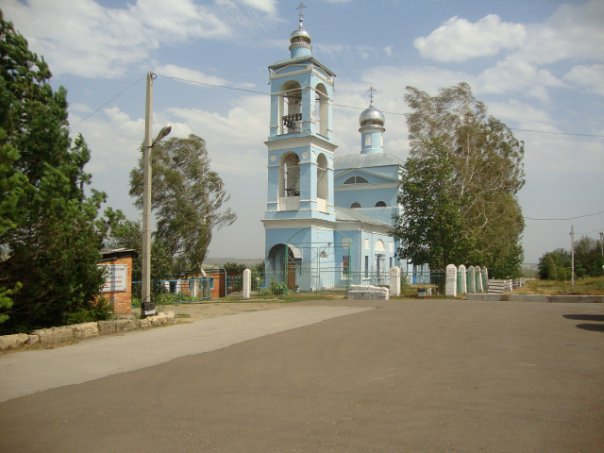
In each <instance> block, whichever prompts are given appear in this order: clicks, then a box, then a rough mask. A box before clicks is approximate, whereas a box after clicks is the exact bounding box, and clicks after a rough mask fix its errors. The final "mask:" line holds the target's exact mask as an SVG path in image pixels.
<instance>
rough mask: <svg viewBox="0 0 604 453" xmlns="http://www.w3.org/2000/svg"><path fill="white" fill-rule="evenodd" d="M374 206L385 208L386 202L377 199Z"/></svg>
mask: <svg viewBox="0 0 604 453" xmlns="http://www.w3.org/2000/svg"><path fill="white" fill-rule="evenodd" d="M375 207H376V208H385V207H386V203H384V202H383V201H378V202H377V203H376V204H375Z"/></svg>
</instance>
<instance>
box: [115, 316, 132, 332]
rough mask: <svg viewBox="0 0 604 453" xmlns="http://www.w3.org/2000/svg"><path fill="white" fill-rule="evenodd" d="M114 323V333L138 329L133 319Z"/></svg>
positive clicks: (119, 320)
mask: <svg viewBox="0 0 604 453" xmlns="http://www.w3.org/2000/svg"><path fill="white" fill-rule="evenodd" d="M114 322H115V331H116V332H130V331H132V330H136V329H137V328H138V325H137V322H136V321H135V320H134V319H116V320H115V321H114Z"/></svg>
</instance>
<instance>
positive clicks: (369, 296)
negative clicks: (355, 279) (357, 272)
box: [348, 285, 390, 300]
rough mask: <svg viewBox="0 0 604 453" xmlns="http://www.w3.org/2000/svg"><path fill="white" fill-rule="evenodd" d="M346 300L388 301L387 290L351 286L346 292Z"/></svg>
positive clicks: (378, 287) (365, 286)
mask: <svg viewBox="0 0 604 453" xmlns="http://www.w3.org/2000/svg"><path fill="white" fill-rule="evenodd" d="M348 299H353V300H389V299H390V291H389V290H388V288H383V287H381V286H371V285H351V286H350V290H349V291H348Z"/></svg>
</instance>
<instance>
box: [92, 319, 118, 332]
mask: <svg viewBox="0 0 604 453" xmlns="http://www.w3.org/2000/svg"><path fill="white" fill-rule="evenodd" d="M97 325H98V329H99V335H109V334H112V333H115V332H116V331H117V330H116V328H117V326H116V325H115V321H99V322H98V323H97Z"/></svg>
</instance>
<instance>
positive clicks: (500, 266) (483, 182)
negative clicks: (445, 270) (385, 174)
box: [396, 83, 524, 277]
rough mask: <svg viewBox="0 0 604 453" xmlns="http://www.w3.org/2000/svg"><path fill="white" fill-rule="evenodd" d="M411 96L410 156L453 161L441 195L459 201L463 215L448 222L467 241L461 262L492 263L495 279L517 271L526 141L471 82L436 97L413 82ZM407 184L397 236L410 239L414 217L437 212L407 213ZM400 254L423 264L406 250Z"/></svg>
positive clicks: (430, 247) (423, 219)
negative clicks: (409, 228) (489, 106)
mask: <svg viewBox="0 0 604 453" xmlns="http://www.w3.org/2000/svg"><path fill="white" fill-rule="evenodd" d="M405 100H406V102H407V103H408V104H409V106H410V107H411V110H412V111H411V113H410V114H409V115H408V117H407V123H408V127H409V140H410V148H411V150H410V159H414V160H417V161H424V160H427V161H428V162H431V163H435V162H436V161H435V159H441V160H442V159H444V162H445V163H446V165H447V166H448V167H449V169H448V172H449V174H450V177H448V178H447V187H448V188H447V190H446V191H442V192H441V193H443V194H446V196H447V199H448V200H449V201H454V202H455V205H456V206H457V207H458V213H459V218H451V219H443V221H445V222H449V223H451V224H452V225H455V226H456V228H457V229H458V230H459V234H462V235H463V236H464V238H463V240H464V242H465V247H466V249H465V251H464V252H463V253H462V254H461V255H459V254H456V255H455V256H456V257H457V259H458V260H459V261H461V262H465V263H472V262H473V263H480V264H481V265H485V266H487V267H489V269H490V271H491V274H492V275H494V276H496V277H497V276H500V277H506V276H512V275H515V274H518V273H519V272H520V264H521V262H522V247H521V245H520V238H521V234H522V231H523V229H524V221H523V218H522V214H521V210H520V206H519V204H518V200H517V198H516V193H517V192H518V191H519V190H520V189H521V188H522V186H523V185H524V167H523V156H524V145H523V144H522V142H520V141H518V140H517V139H516V138H515V137H514V135H513V134H512V132H511V131H510V129H509V128H508V127H507V126H506V125H505V124H504V123H502V122H501V121H499V120H497V119H496V118H494V117H492V116H489V115H488V114H487V109H486V107H485V105H484V104H483V103H482V102H480V101H478V100H477V99H475V98H474V96H473V95H472V92H471V89H470V87H469V85H468V84H466V83H460V84H458V85H456V86H453V87H450V88H445V89H443V90H441V91H440V93H439V94H438V96H435V97H431V96H429V95H428V94H427V93H425V92H423V91H421V90H418V89H416V88H413V87H407V94H406V95H405ZM436 145H438V146H436ZM443 165H444V164H443ZM428 170H429V169H428ZM440 171H442V169H441V170H440ZM402 189H403V190H402V192H401V197H400V202H401V204H402V205H403V209H404V212H403V215H402V218H401V219H400V221H399V222H398V226H397V231H396V234H397V235H398V236H400V237H401V238H404V237H405V236H406V235H407V233H405V232H404V229H405V228H407V227H406V226H405V225H408V224H409V223H411V221H412V219H411V218H409V217H410V216H411V215H413V216H414V218H413V222H416V223H418V224H423V225H426V224H428V223H429V222H430V215H431V214H430V213H428V212H427V211H425V210H424V211H423V212H422V211H421V210H420V211H417V210H416V211H415V212H414V213H413V214H412V212H411V211H408V207H409V206H406V205H407V204H408V203H410V202H409V201H408V198H409V195H410V194H407V193H406V192H405V188H404V187H402ZM419 202H420V203H421V200H420V201H419ZM456 212H457V211H456ZM405 219H406V220H405ZM418 247H419V245H418ZM423 247H424V249H425V250H426V253H428V254H429V255H439V254H441V251H442V250H444V249H446V248H447V246H446V244H444V243H440V245H439V246H438V247H436V244H434V243H432V244H429V243H425V242H424V243H423ZM435 247H436V248H435ZM401 253H402V254H403V256H404V257H407V258H410V259H412V261H413V262H418V261H416V259H417V258H418V257H416V256H411V255H409V254H408V253H409V252H408V251H405V249H403V250H402V251H401ZM428 261H429V260H428ZM418 263H419V262H418Z"/></svg>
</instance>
